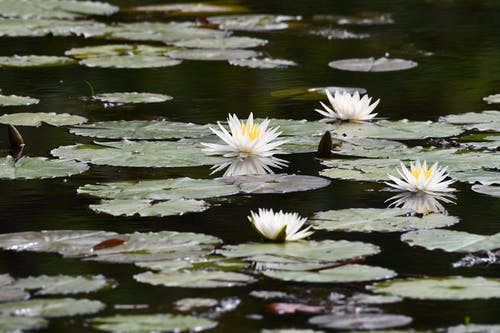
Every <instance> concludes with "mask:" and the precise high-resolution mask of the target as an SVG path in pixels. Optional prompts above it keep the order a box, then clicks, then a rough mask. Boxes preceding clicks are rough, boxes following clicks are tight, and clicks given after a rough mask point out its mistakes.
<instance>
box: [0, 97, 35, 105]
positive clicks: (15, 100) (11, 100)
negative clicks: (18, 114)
mask: <svg viewBox="0 0 500 333" xmlns="http://www.w3.org/2000/svg"><path fill="white" fill-rule="evenodd" d="M38 102H40V100H39V99H38V98H33V97H28V96H16V95H9V96H7V95H0V106H18V105H33V104H38Z"/></svg>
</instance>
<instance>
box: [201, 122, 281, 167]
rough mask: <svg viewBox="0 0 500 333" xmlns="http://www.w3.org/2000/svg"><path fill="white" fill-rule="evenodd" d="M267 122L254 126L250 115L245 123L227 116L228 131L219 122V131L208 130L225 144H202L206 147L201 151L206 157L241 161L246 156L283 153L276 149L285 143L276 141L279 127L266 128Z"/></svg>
mask: <svg viewBox="0 0 500 333" xmlns="http://www.w3.org/2000/svg"><path fill="white" fill-rule="evenodd" d="M269 122H270V121H269V119H267V118H266V119H265V120H263V121H262V122H261V123H260V124H255V123H254V121H253V114H252V113H250V115H249V116H248V119H247V121H246V122H245V121H240V120H239V119H238V117H237V116H236V115H235V114H233V115H229V116H228V119H227V123H228V125H229V131H228V130H227V129H226V128H225V127H224V126H222V125H221V123H220V122H218V123H217V124H218V125H219V128H220V131H218V130H216V129H213V128H210V130H211V131H212V132H214V133H215V134H216V135H217V136H218V137H219V138H221V139H222V140H223V141H224V142H225V143H226V144H225V145H220V144H215V143H202V145H204V146H205V147H207V148H205V149H203V150H204V151H205V152H206V153H207V154H208V155H222V156H224V157H239V158H241V159H245V158H247V157H248V156H259V157H271V156H272V155H273V154H276V153H283V152H282V151H279V150H277V149H276V148H278V146H280V145H282V144H283V143H285V142H287V141H286V140H276V138H278V136H279V135H280V134H281V132H278V129H279V127H274V128H268V126H269Z"/></svg>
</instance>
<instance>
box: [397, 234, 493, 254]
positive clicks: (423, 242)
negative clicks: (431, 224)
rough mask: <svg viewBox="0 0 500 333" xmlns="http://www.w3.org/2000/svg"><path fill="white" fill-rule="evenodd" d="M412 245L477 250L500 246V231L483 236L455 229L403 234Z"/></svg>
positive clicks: (455, 250) (432, 248)
mask: <svg viewBox="0 0 500 333" xmlns="http://www.w3.org/2000/svg"><path fill="white" fill-rule="evenodd" d="M401 240H402V241H403V242H406V243H408V244H409V245H410V246H422V247H425V248H426V249H428V250H435V249H441V250H444V251H447V252H465V253H467V252H476V251H482V250H494V249H498V248H500V233H497V234H494V235H491V236H483V235H477V234H471V233H468V232H464V231H455V230H418V231H412V232H408V233H406V234H403V235H402V236H401Z"/></svg>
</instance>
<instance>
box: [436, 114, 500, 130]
mask: <svg viewBox="0 0 500 333" xmlns="http://www.w3.org/2000/svg"><path fill="white" fill-rule="evenodd" d="M499 119H500V111H496V110H486V111H483V112H467V113H463V114H457V115H453V114H452V115H448V116H444V117H440V118H439V121H442V122H446V123H450V124H464V125H465V126H464V128H466V129H468V130H478V131H496V132H500V120H499Z"/></svg>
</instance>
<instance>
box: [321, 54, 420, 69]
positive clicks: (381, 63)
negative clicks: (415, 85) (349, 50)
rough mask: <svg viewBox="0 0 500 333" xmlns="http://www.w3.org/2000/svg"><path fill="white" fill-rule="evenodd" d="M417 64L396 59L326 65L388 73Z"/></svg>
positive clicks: (350, 60)
mask: <svg viewBox="0 0 500 333" xmlns="http://www.w3.org/2000/svg"><path fill="white" fill-rule="evenodd" d="M417 65H418V64H417V63H416V62H414V61H411V60H405V59H398V58H391V59H389V58H385V57H382V58H378V59H375V58H359V59H356V58H355V59H343V60H335V61H331V62H330V63H328V66H330V67H332V68H335V69H340V70H344V71H354V72H389V71H401V70H405V69H411V68H414V67H417Z"/></svg>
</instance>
